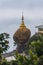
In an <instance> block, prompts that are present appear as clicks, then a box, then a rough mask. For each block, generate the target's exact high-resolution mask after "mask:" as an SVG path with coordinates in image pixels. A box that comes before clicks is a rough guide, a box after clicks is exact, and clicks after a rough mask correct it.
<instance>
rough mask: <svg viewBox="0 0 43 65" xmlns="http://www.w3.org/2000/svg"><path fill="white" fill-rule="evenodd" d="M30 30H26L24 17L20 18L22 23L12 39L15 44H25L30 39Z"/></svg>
mask: <svg viewBox="0 0 43 65" xmlns="http://www.w3.org/2000/svg"><path fill="white" fill-rule="evenodd" d="M30 34H31V32H30V29H28V28H26V26H25V24H24V17H23V16H22V23H21V25H20V27H19V29H18V30H17V31H16V32H15V33H14V35H13V39H14V41H15V42H17V43H26V42H27V41H28V39H29V38H30Z"/></svg>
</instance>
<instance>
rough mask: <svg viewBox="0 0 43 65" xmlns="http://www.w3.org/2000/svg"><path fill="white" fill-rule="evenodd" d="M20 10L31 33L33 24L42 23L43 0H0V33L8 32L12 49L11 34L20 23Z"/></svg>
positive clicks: (34, 30)
mask: <svg viewBox="0 0 43 65" xmlns="http://www.w3.org/2000/svg"><path fill="white" fill-rule="evenodd" d="M22 11H23V15H24V19H25V24H26V26H27V28H30V30H31V32H32V34H34V33H35V32H36V29H35V26H36V25H39V24H43V0H0V33H2V32H7V33H9V34H10V36H11V38H10V49H9V51H11V50H13V48H14V47H13V39H12V37H13V34H14V32H15V31H16V30H17V29H18V28H19V26H20V23H21V17H22Z"/></svg>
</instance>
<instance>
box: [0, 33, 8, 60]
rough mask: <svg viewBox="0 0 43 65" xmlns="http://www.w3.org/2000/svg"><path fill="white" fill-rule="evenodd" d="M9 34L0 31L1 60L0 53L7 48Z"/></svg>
mask: <svg viewBox="0 0 43 65" xmlns="http://www.w3.org/2000/svg"><path fill="white" fill-rule="evenodd" d="M8 38H9V34H7V33H1V34H0V60H1V58H2V57H1V54H2V53H3V52H5V51H6V50H7V49H8V48H9V45H8V44H9V41H8Z"/></svg>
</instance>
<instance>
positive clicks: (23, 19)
mask: <svg viewBox="0 0 43 65" xmlns="http://www.w3.org/2000/svg"><path fill="white" fill-rule="evenodd" d="M23 20H24V16H23V12H22V21H23Z"/></svg>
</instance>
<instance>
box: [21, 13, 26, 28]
mask: <svg viewBox="0 0 43 65" xmlns="http://www.w3.org/2000/svg"><path fill="white" fill-rule="evenodd" d="M25 27H26V26H25V24H24V16H23V12H22V22H21V25H20V29H23V28H25Z"/></svg>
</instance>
